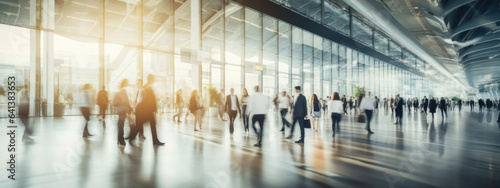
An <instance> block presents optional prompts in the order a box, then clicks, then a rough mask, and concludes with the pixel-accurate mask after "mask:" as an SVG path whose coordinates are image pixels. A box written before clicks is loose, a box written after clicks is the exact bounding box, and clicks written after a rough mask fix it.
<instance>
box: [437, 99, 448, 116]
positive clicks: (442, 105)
mask: <svg viewBox="0 0 500 188" xmlns="http://www.w3.org/2000/svg"><path fill="white" fill-rule="evenodd" d="M446 108H447V106H446V100H444V98H443V97H441V101H439V109H441V117H443V118H444V117H445V116H446V117H448V113H446Z"/></svg>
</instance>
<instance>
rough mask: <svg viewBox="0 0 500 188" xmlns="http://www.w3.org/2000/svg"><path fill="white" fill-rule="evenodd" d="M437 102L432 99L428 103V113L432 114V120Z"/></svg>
mask: <svg viewBox="0 0 500 188" xmlns="http://www.w3.org/2000/svg"><path fill="white" fill-rule="evenodd" d="M436 108H437V101H436V99H434V97H432V98H431V100H430V101H429V112H430V113H431V114H432V119H434V113H436Z"/></svg>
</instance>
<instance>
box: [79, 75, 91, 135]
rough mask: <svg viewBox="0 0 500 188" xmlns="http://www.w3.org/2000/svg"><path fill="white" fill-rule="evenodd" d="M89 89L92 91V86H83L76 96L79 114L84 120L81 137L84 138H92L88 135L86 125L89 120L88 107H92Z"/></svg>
mask: <svg viewBox="0 0 500 188" xmlns="http://www.w3.org/2000/svg"><path fill="white" fill-rule="evenodd" d="M91 89H92V85H90V84H85V85H83V87H82V90H81V91H80V93H79V94H78V99H79V100H78V101H79V105H80V112H81V113H82V116H83V117H84V118H85V127H84V128H83V137H84V138H87V137H90V136H92V135H91V134H90V133H89V129H88V124H89V120H90V107H91V106H92V103H93V101H92V99H93V97H91V95H92V93H91V91H90V90H91Z"/></svg>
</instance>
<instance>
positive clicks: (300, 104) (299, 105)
mask: <svg viewBox="0 0 500 188" xmlns="http://www.w3.org/2000/svg"><path fill="white" fill-rule="evenodd" d="M301 92H302V88H301V87H300V86H295V93H297V96H296V97H295V101H294V108H293V122H292V129H291V130H290V136H288V137H286V138H287V139H292V138H293V130H294V128H295V123H297V122H298V123H299V126H300V140H297V141H295V143H298V144H304V136H305V133H304V118H307V100H306V97H304V95H303V94H302V93H301Z"/></svg>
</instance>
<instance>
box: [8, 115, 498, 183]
mask: <svg viewBox="0 0 500 188" xmlns="http://www.w3.org/2000/svg"><path fill="white" fill-rule="evenodd" d="M404 115H405V117H404V120H403V121H404V123H403V125H402V126H396V125H395V124H394V123H393V122H394V121H395V118H394V117H393V116H392V115H391V112H380V113H378V114H376V115H375V117H374V119H373V123H372V130H373V131H374V132H375V134H373V135H368V134H366V131H365V130H364V125H363V124H360V123H357V122H355V120H356V118H355V117H354V116H353V115H351V116H344V117H343V120H342V122H341V134H340V135H337V136H336V137H335V138H332V137H331V134H332V130H331V125H330V120H329V118H325V119H323V118H322V119H321V122H320V124H321V125H320V129H319V131H318V132H317V133H313V132H312V130H310V129H306V140H305V144H304V145H303V146H302V145H299V144H295V143H293V142H292V140H286V139H284V137H285V136H288V134H289V129H287V130H286V134H282V133H281V132H280V131H279V129H280V128H281V125H280V124H281V120H280V119H279V118H278V116H277V114H276V113H275V112H270V113H269V115H268V118H267V120H266V124H265V130H264V140H263V147H262V148H255V147H253V144H254V143H255V142H256V136H255V133H253V131H252V132H250V133H249V134H245V133H244V131H243V128H242V125H241V123H240V121H241V120H240V119H237V122H236V125H235V132H234V135H232V136H231V135H230V134H229V128H228V125H227V124H228V122H223V121H220V120H218V119H217V118H214V117H206V118H205V119H204V122H203V125H204V126H203V130H202V131H200V132H193V126H192V120H188V122H187V123H186V122H184V121H183V122H182V123H174V122H173V121H172V118H171V114H164V115H162V116H161V117H159V118H158V122H159V125H158V130H159V137H160V140H161V141H163V142H165V143H166V144H165V146H158V147H154V146H153V145H152V143H151V134H150V131H149V130H150V129H149V126H146V127H145V135H146V137H147V139H146V140H145V141H138V140H137V141H136V146H135V147H131V146H130V145H127V146H126V147H124V148H122V147H118V146H117V144H116V132H117V130H116V121H117V117H116V116H109V117H108V118H107V120H106V122H107V127H106V128H103V126H102V123H101V122H99V121H98V119H97V118H95V117H92V120H91V123H90V132H91V133H92V134H94V136H93V137H91V138H89V139H83V138H82V137H81V135H82V129H83V118H82V117H79V116H67V117H62V118H36V119H33V120H32V121H33V123H34V124H35V125H36V131H35V135H34V136H33V138H34V139H35V140H36V142H35V143H31V144H27V143H21V142H20V139H19V140H18V141H19V145H18V151H17V155H18V158H17V166H16V180H15V181H12V180H8V179H7V178H5V177H6V176H7V173H8V172H6V171H5V170H3V169H2V170H1V171H2V172H1V173H0V174H2V175H3V176H2V178H1V179H0V187H116V188H123V187H222V188H224V187H496V186H498V185H499V184H500V126H499V124H497V123H496V120H497V116H498V111H492V112H469V111H468V110H464V111H462V112H461V113H458V112H456V111H455V112H453V111H452V112H449V117H448V118H447V119H444V120H443V119H442V118H441V114H436V117H435V119H434V120H433V121H432V120H431V117H430V115H429V116H427V117H426V116H424V115H423V114H421V113H414V112H411V113H408V112H405V114H404ZM1 121H6V119H1ZM297 130H298V129H297ZM1 131H2V134H4V132H5V131H6V130H5V129H4V127H2V128H1ZM19 131H20V130H19ZM126 132H128V128H127V130H126ZM299 134H300V133H299V131H296V132H295V136H294V139H295V140H297V139H298V138H299ZM3 138H5V137H3ZM1 145H3V146H6V145H7V139H2V140H1ZM5 151H6V150H5V149H4V148H2V149H1V152H0V153H1V155H0V157H1V158H2V160H3V161H4V160H7V157H8V156H7V153H6V152H5Z"/></svg>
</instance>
